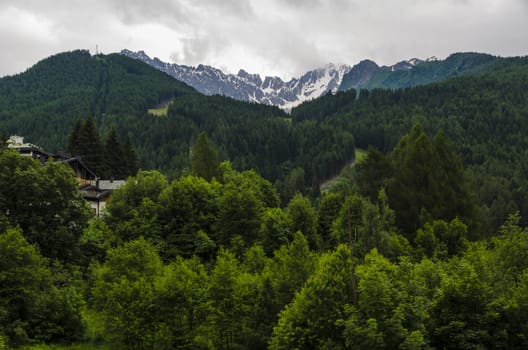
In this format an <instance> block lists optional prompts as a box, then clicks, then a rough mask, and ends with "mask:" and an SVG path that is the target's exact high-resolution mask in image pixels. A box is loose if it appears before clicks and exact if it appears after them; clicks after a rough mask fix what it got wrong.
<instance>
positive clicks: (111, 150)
mask: <svg viewBox="0 0 528 350" xmlns="http://www.w3.org/2000/svg"><path fill="white" fill-rule="evenodd" d="M102 175H103V176H104V177H105V178H112V179H122V178H124V177H126V175H128V174H127V169H126V160H125V159H124V156H123V147H122V146H121V143H120V142H119V139H118V136H117V131H116V128H115V126H112V128H111V129H110V132H109V133H108V135H107V137H106V140H105V144H104V167H103V172H102Z"/></svg>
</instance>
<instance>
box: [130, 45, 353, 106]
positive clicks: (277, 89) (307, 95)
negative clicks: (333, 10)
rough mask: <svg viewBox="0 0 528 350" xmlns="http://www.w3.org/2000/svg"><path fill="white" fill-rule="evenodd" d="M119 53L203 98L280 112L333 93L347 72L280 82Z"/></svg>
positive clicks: (326, 70) (335, 69)
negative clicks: (274, 108)
mask: <svg viewBox="0 0 528 350" xmlns="http://www.w3.org/2000/svg"><path fill="white" fill-rule="evenodd" d="M121 54H122V55H124V56H127V57H132V58H135V59H138V60H140V61H143V62H145V63H147V64H149V65H151V66H152V67H155V68H157V69H159V70H161V71H162V72H165V73H167V74H169V75H171V76H173V77H174V78H176V79H178V80H180V81H183V82H185V83H187V84H189V85H190V86H192V87H194V88H195V89H196V90H198V91H199V92H201V93H203V94H205V95H214V94H220V95H224V96H228V97H232V98H234V99H237V100H241V101H249V102H259V103H264V104H269V105H274V106H279V107H281V108H283V109H290V108H292V107H295V106H296V105H298V104H300V103H302V102H304V101H307V100H311V99H314V98H317V97H320V96H322V95H324V94H326V93H328V92H329V91H333V92H335V91H337V89H338V88H339V86H340V85H341V80H342V79H343V76H344V75H345V74H346V73H347V72H348V71H349V70H350V67H349V66H347V65H334V64H332V63H330V64H328V65H326V66H325V67H322V68H319V69H314V70H311V71H309V72H306V73H305V74H303V75H302V76H301V77H299V78H293V79H291V80H290V81H287V82H285V81H283V80H282V79H281V78H278V77H264V78H262V77H261V76H260V75H259V74H249V73H247V72H246V71H244V70H240V71H239V72H238V74H236V75H234V74H225V73H223V72H222V71H221V70H219V69H217V68H214V67H210V66H204V65H199V66H197V67H190V66H185V65H178V64H170V63H166V62H163V61H161V60H159V59H158V58H150V57H149V56H148V55H147V54H146V53H145V52H143V51H138V52H132V51H130V50H123V51H121Z"/></svg>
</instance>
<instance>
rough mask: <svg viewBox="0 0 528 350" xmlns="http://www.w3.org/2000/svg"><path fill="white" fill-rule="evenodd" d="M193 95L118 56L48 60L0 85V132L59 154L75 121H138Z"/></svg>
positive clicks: (74, 55)
mask: <svg viewBox="0 0 528 350" xmlns="http://www.w3.org/2000/svg"><path fill="white" fill-rule="evenodd" d="M193 92H194V89H192V88H191V87H189V86H187V85H185V84H183V83H181V82H178V81H176V80H174V79H172V78H171V77H169V76H168V75H166V74H164V73H161V72H159V71H157V70H155V69H152V68H150V67H149V66H147V65H145V64H142V63H140V62H138V61H136V60H133V59H129V58H127V57H124V56H122V55H118V54H112V55H106V56H105V55H97V56H91V55H90V53H89V52H88V51H83V50H79V51H73V52H65V53H61V54H58V55H55V56H52V57H49V58H47V59H45V60H42V61H41V62H39V63H37V64H36V65H34V66H33V67H31V68H29V69H28V70H27V71H25V72H24V73H21V74H18V75H15V76H10V77H4V78H2V79H0V129H2V130H3V131H4V132H8V133H18V134H19V135H22V136H25V137H26V138H27V139H28V140H30V141H31V142H32V143H34V144H37V145H40V146H41V147H44V148H45V149H48V150H49V151H56V150H58V149H61V148H62V149H65V146H66V139H67V136H68V132H69V131H70V129H71V128H72V127H73V125H74V123H75V120H76V119H78V118H86V117H88V116H93V117H97V119H98V121H99V122H100V124H101V125H104V126H106V128H107V129H105V131H106V130H109V125H108V122H106V120H105V118H106V117H107V116H110V115H120V116H127V115H133V116H139V115H142V114H143V113H144V112H145V111H146V110H147V109H148V108H151V107H153V106H155V105H157V104H159V103H161V102H164V101H167V100H169V99H171V98H173V97H175V96H179V95H182V94H188V93H193Z"/></svg>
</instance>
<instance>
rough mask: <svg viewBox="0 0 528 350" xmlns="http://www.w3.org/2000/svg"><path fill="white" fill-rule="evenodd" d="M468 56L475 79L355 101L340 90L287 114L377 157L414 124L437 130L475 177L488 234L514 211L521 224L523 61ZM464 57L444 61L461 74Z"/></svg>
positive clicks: (526, 128)
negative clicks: (330, 129)
mask: <svg viewBox="0 0 528 350" xmlns="http://www.w3.org/2000/svg"><path fill="white" fill-rule="evenodd" d="M472 57H473V58H474V59H477V62H481V64H480V65H472V64H468V66H467V67H473V68H472V69H474V71H475V72H476V71H478V70H479V69H482V71H480V72H479V74H474V75H471V76H463V77H458V78H452V79H448V80H446V81H444V82H438V83H433V84H428V85H424V86H416V87H412V88H408V89H393V90H389V89H374V90H371V91H368V90H367V91H363V92H362V93H360V94H359V96H358V94H357V92H356V90H348V91H340V92H338V93H337V94H335V95H327V96H323V97H321V98H319V99H317V100H314V101H310V102H306V103H303V104H301V105H300V106H298V107H296V108H294V109H293V110H292V112H291V117H292V123H294V124H295V123H301V122H308V121H313V122H317V123H327V124H331V125H334V126H335V127H336V128H338V129H340V130H345V131H348V132H350V133H352V134H353V135H354V139H355V142H356V146H357V147H359V148H368V147H369V146H370V145H372V146H374V147H376V148H378V149H380V150H383V151H389V150H391V149H392V148H393V147H394V146H395V145H396V143H397V142H398V140H399V139H400V137H402V136H403V135H404V134H406V133H407V132H408V130H410V128H411V127H412V126H413V125H414V124H415V123H420V124H421V125H422V126H423V127H424V129H425V130H426V131H427V132H428V133H429V135H431V136H432V135H434V134H435V133H436V132H438V131H439V130H443V131H444V132H445V134H446V135H447V137H448V138H449V139H450V140H451V142H452V143H453V145H454V146H455V148H456V150H457V151H458V152H459V154H460V155H461V156H462V158H463V160H464V162H465V164H466V165H467V166H468V167H469V168H470V170H471V171H472V173H473V175H474V177H475V178H476V181H477V187H478V189H479V192H480V196H481V199H482V201H483V202H484V203H486V204H487V205H488V207H489V208H490V212H491V213H493V214H494V216H493V217H491V220H493V225H494V227H497V226H499V225H500V224H502V223H503V222H504V220H505V219H506V217H507V215H508V214H509V213H512V212H515V211H516V210H519V212H520V213H521V215H522V217H523V218H524V222H525V223H528V201H526V199H527V198H528V181H527V179H528V151H527V150H528V138H527V137H526V135H528V118H527V115H528V93H527V91H528V57H523V58H501V59H496V58H489V57H486V56H480V55H478V56H472ZM461 58H463V59H461ZM467 58H468V56H465V57H463V56H458V55H455V56H453V57H451V58H450V60H449V61H452V62H457V63H456V64H455V65H453V66H452V67H460V71H465V72H467V71H469V70H468V69H465V68H464V67H466V66H463V65H460V64H459V63H460V62H468V61H467V60H466V59H467ZM460 59H461V60H460ZM480 59H482V61H480ZM488 60H489V61H488ZM486 62H489V63H486ZM493 62H495V63H493ZM470 63H474V62H470ZM488 64H489V65H488ZM419 66H420V65H417V68H418V67H419ZM424 67H428V66H427V65H426V64H425V63H424ZM437 68H438V66H437ZM484 68H485V69H484ZM445 71H453V69H452V68H449V67H448V68H446V69H445ZM417 166H419V164H417Z"/></svg>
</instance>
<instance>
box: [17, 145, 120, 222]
mask: <svg viewBox="0 0 528 350" xmlns="http://www.w3.org/2000/svg"><path fill="white" fill-rule="evenodd" d="M7 145H8V147H9V148H12V149H15V150H16V151H17V152H18V153H20V154H21V155H22V156H25V157H32V158H35V159H38V160H39V161H40V162H41V163H42V164H45V163H46V162H47V161H48V159H50V158H51V159H53V161H54V162H59V163H64V164H67V165H68V166H69V167H70V168H71V169H72V170H73V172H74V173H75V178H76V180H77V183H78V184H79V190H80V191H81V192H82V195H83V198H84V199H85V200H86V201H87V202H88V203H89V204H90V207H91V208H92V210H93V213H94V215H95V216H97V217H99V216H102V215H104V209H105V207H106V201H107V200H108V197H109V196H110V193H111V192H112V191H113V190H115V189H117V188H119V187H120V186H122V185H123V184H124V183H125V180H113V179H112V180H100V179H99V178H98V177H97V175H96V174H95V173H94V172H93V171H92V170H90V168H88V167H87V166H86V164H84V162H83V161H82V159H81V157H71V156H69V155H66V154H52V153H48V152H46V151H44V150H42V149H41V148H40V147H38V146H35V145H33V144H30V143H24V138H23V137H21V136H16V135H15V136H11V137H10V138H9V140H8V141H7Z"/></svg>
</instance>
